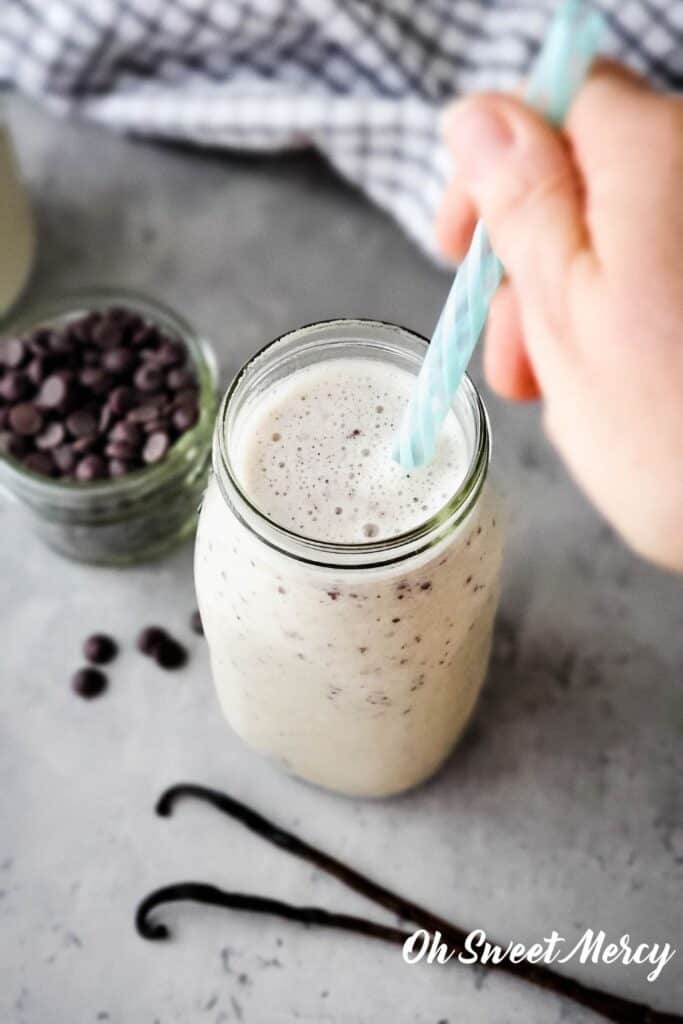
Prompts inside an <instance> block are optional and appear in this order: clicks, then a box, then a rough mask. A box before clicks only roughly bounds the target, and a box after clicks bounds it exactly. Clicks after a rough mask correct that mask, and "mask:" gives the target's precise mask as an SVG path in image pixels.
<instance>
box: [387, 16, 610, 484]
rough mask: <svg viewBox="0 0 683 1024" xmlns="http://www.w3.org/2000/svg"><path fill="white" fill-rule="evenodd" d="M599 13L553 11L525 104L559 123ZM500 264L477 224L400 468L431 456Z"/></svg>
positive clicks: (413, 412)
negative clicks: (555, 12)
mask: <svg viewBox="0 0 683 1024" xmlns="http://www.w3.org/2000/svg"><path fill="white" fill-rule="evenodd" d="M603 27H604V19H603V17H602V15H601V14H600V13H599V12H597V11H594V10H591V9H590V8H588V7H587V6H586V4H585V3H584V0H566V2H565V3H563V4H562V6H561V7H560V9H559V10H558V12H557V14H556V15H555V17H554V19H553V21H552V24H551V26H550V30H549V32H548V35H547V37H546V39H545V41H544V43H543V46H542V48H541V51H540V53H539V55H538V57H537V59H536V61H535V63H534V66H533V68H532V71H531V76H530V78H529V81H528V83H527V87H526V90H525V93H524V98H525V100H526V102H527V103H528V104H529V105H530V106H532V107H533V108H534V109H535V110H537V111H538V112H539V113H541V114H543V115H544V116H545V117H546V118H547V119H548V120H549V121H550V122H551V123H552V124H555V125H560V124H562V122H563V120H564V118H565V116H566V114H567V111H568V110H569V107H570V106H571V103H572V101H573V99H574V97H575V96H576V94H577V93H578V91H579V89H580V88H581V85H582V84H583V82H584V80H585V78H586V75H587V74H588V71H589V69H590V66H591V64H592V62H593V58H594V57H595V54H596V53H597V49H598V45H599V41H600V37H601V35H602V32H603ZM502 276H503V266H502V264H501V262H500V260H499V259H498V257H497V256H496V254H495V253H494V251H493V249H492V248H491V243H490V242H489V238H488V234H487V231H486V228H485V227H484V225H483V223H482V222H481V221H478V222H477V226H476V228H475V230H474V236H473V238H472V243H471V245H470V247H469V249H468V251H467V255H466V256H465V258H464V260H463V261H462V263H461V264H460V267H459V269H458V272H457V274H456V276H455V280H454V281H453V284H452V286H451V290H450V292H449V294H448V298H447V299H446V304H445V305H444V307H443V310H442V312H441V316H440V317H439V321H438V323H437V325H436V328H435V330H434V334H433V335H432V341H431V344H430V346H429V349H428V351H427V355H426V357H425V360H424V363H423V364H422V368H421V370H420V373H419V375H418V378H417V382H416V384H415V390H414V391H413V394H412V396H411V400H410V403H409V405H408V408H407V409H406V412H405V414H404V416H403V420H402V422H401V426H400V428H399V432H398V434H397V436H396V440H395V443H394V458H395V459H396V461H397V462H398V463H399V464H400V465H401V466H402V467H403V468H404V469H414V468H415V467H416V466H422V465H424V464H425V463H427V462H429V461H430V459H431V458H432V456H433V455H434V449H435V447H436V441H437V438H438V434H439V430H440V428H441V425H442V424H443V421H444V419H445V417H446V415H447V414H448V410H449V409H450V407H451V402H452V401H453V398H454V396H455V393H456V391H457V390H458V388H459V386H460V383H461V381H462V378H463V376H464V374H465V370H466V369H467V365H468V363H469V361H470V359H471V358H472V353H473V351H474V348H475V346H476V344H477V341H478V340H479V337H480V335H481V332H482V330H483V327H484V324H485V323H486V317H487V315H488V310H489V306H490V305H491V300H492V299H493V296H494V295H495V293H496V290H497V288H498V285H499V284H500V282H501V278H502Z"/></svg>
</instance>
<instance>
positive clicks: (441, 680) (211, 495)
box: [195, 320, 503, 796]
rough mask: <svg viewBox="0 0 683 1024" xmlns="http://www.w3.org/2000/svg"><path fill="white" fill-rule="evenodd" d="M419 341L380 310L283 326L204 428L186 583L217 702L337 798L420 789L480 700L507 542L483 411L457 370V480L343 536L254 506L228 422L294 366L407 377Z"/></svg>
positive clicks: (247, 736)
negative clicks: (425, 512)
mask: <svg viewBox="0 0 683 1024" xmlns="http://www.w3.org/2000/svg"><path fill="white" fill-rule="evenodd" d="M426 349H427V342H426V341H425V340H424V339H423V338H421V337H419V336H418V335H416V334H413V333H411V332H410V331H408V330H404V329H402V328H400V327H396V326H393V325H390V324H385V323H378V322H374V321H365V320H335V321H331V322H327V323H321V324H313V325H311V326H309V327H305V328H302V329H301V330H297V331H294V332H292V333H290V334H287V335H285V336H284V337H282V338H280V339H278V340H277V341H275V342H273V343H272V344H271V345H269V346H267V347H266V348H265V349H263V350H262V351H261V352H260V353H259V354H258V355H256V356H255V357H254V358H253V359H251V360H250V361H249V362H248V363H247V364H246V365H245V366H244V368H243V369H242V370H241V372H240V373H239V374H238V376H237V377H236V379H235V380H234V382H233V383H232V385H231V387H230V388H229V390H228V392H227V394H226V395H225V397H224V399H223V401H222V404H221V406H220V410H219V413H218V418H217V423H216V428H215V431H214V439H213V473H212V475H211V479H210V482H209V486H208V489H207V492H206V495H205V497H204V501H203V504H202V510H201V514H200V521H199V527H198V532H197V540H196V553H195V580H196V589H197V598H198V602H199V606H200V611H201V616H202V622H203V625H204V632H205V635H206V638H207V641H208V644H209V650H210V657H211V666H212V671H213V678H214V682H215V686H216V690H217V693H218V698H219V701H220V704H221V706H222V708H223V711H224V713H225V716H226V717H227V719H228V721H229V723H230V724H231V726H232V728H233V729H234V730H235V732H236V733H237V734H238V735H239V736H240V737H241V738H242V739H243V740H244V741H246V743H248V744H249V745H250V746H251V747H253V748H255V749H256V750H257V751H259V752H260V753H261V754H264V755H265V756H267V757H269V758H270V759H272V761H273V762H274V763H275V764H277V765H278V766H280V767H281V768H282V769H284V770H285V771H287V772H290V773H292V774H294V775H296V776H299V777H301V778H303V779H306V780H308V781H310V782H313V783H317V784H318V785H321V786H324V787H327V788H329V789H332V790H337V791H339V792H342V793H348V794H359V795H364V796H385V795H388V794H392V793H397V792H400V791H401V790H405V789H408V788H410V787H412V786H415V785H417V784H418V783H420V782H422V781H423V780H424V779H426V778H428V777H429V776H430V775H431V774H432V773H433V772H435V771H436V769H437V768H438V767H439V766H440V765H441V764H442V762H443V761H444V759H445V758H446V757H447V756H448V754H449V753H450V751H451V750H452V748H453V746H454V744H455V743H456V741H457V740H458V738H459V736H460V735H461V734H462V732H463V730H464V728H465V726H466V725H467V722H468V720H469V718H470V716H471V714H472V711H473V709H474V706H475V703H476V700H477V697H478V695H479V692H480V690H481V687H482V683H483V681H484V677H485V674H486V668H487V663H488V658H489V651H490V646H491V636H492V628H493V621H494V616H495V612H496V607H497V603H498V596H499V576H500V567H501V559H502V544H503V537H502V529H501V514H500V509H499V501H498V497H497V495H496V492H495V491H494V489H493V488H492V486H491V484H490V483H489V481H488V470H489V458H490V448H491V439H490V431H489V424H488V419H487V415H486V411H485V409H484V405H483V403H482V400H481V398H480V396H479V394H478V393H477V390H476V389H475V387H474V385H473V384H472V382H471V381H470V380H469V378H466V379H465V380H464V381H463V384H462V386H461V388H460V390H459V392H458V394H457V395H456V398H455V400H454V402H453V412H454V414H455V416H456V417H457V418H458V421H459V423H460V425H461V428H462V432H463V434H464V437H465V438H466V441H467V449H468V450H467V459H468V466H467V471H466V473H465V477H464V479H463V480H462V483H461V484H460V485H459V486H458V488H457V490H456V491H455V492H454V493H452V494H451V495H450V497H449V498H448V500H447V501H446V502H445V503H444V505H443V507H442V508H440V509H439V511H438V512H437V513H436V514H435V515H432V516H431V517H430V518H428V519H426V521H425V522H422V523H420V524H419V525H418V526H417V527H416V528H415V529H412V530H410V531H409V532H408V533H403V534H402V535H400V536H395V537H388V538H386V539H378V540H374V541H373V540H371V539H370V540H368V541H364V542H362V543H353V544H336V543H328V542H325V541H320V540H316V539H312V538H310V537H308V536H305V535H303V534H302V533H295V532H293V531H291V530H289V529H286V528H284V527H283V526H281V525H279V524H278V523H276V522H274V521H272V519H271V518H270V517H269V516H268V515H267V514H265V513H264V512H263V511H262V510H260V509H259V508H258V507H256V505H255V504H254V502H253V501H252V499H251V497H250V495H249V494H248V493H245V490H244V488H243V486H242V485H241V483H240V480H239V479H238V477H237V474H236V472H235V455H236V452H235V447H234V446H235V445H236V444H237V441H238V438H239V436H240V432H239V431H238V430H237V429H236V425H237V424H238V423H239V421H240V416H241V414H242V413H243V411H244V410H245V409H248V407H249V404H250V402H252V401H253V400H254V399H255V398H256V397H258V396H259V395H261V394H263V393H264V392H265V391H266V390H267V389H268V388H269V387H271V386H272V385H273V384H276V383H277V382H280V381H282V380H283V379H284V378H285V377H286V376H287V375H289V374H291V373H292V372H293V371H295V370H297V369H299V368H301V367H305V366H311V365H312V364H314V363H319V362H321V361H324V360H327V359H332V358H338V357H340V356H351V357H359V356H360V357H363V358H368V359H374V360H380V361H382V362H384V363H386V364H393V365H395V366H399V367H402V368H404V369H407V370H409V371H410V372H411V373H412V374H417V372H418V370H419V368H420V365H421V363H422V360H423V359H424V356H425V352H426Z"/></svg>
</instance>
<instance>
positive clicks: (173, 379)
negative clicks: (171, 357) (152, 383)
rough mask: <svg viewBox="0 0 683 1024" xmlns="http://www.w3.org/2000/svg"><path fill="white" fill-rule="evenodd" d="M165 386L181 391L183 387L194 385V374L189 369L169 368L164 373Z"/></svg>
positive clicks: (188, 387) (192, 386) (187, 387)
mask: <svg viewBox="0 0 683 1024" xmlns="http://www.w3.org/2000/svg"><path fill="white" fill-rule="evenodd" d="M166 386H167V387H169V388H170V389H171V391H182V390H183V389H184V388H185V389H190V388H194V387H196V381H195V377H194V374H193V373H192V371H191V370H181V369H175V370H169V371H168V373H167V374H166Z"/></svg>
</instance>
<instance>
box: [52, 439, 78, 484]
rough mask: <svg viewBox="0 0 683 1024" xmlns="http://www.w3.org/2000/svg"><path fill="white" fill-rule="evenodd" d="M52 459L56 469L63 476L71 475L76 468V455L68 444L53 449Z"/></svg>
mask: <svg viewBox="0 0 683 1024" xmlns="http://www.w3.org/2000/svg"><path fill="white" fill-rule="evenodd" d="M52 458H53V459H54V462H55V465H56V466H57V469H58V470H59V471H60V473H63V474H64V475H65V476H67V475H68V474H69V473H72V472H73V470H74V467H75V466H76V461H77V457H76V453H75V452H74V450H73V448H72V447H71V445H69V444H62V445H60V446H59V448H55V450H54V451H53V453H52Z"/></svg>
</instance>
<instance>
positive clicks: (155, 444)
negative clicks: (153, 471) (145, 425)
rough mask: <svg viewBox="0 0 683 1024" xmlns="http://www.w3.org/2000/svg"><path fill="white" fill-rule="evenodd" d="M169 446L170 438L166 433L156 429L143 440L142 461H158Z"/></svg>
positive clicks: (149, 463)
mask: <svg viewBox="0 0 683 1024" xmlns="http://www.w3.org/2000/svg"><path fill="white" fill-rule="evenodd" d="M170 447H171V440H170V438H169V436H168V434H167V433H165V432H164V431H162V430H157V431H156V432H155V433H154V434H150V435H149V437H148V438H147V440H146V441H145V446H144V448H143V449H142V458H143V461H144V462H146V463H147V464H148V465H152V464H153V463H155V462H160V461H161V460H162V459H163V457H164V455H165V454H166V452H167V451H168V449H169V448H170Z"/></svg>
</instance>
